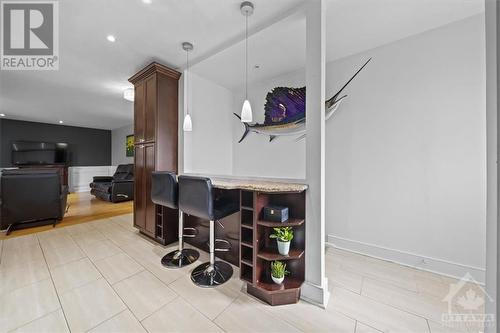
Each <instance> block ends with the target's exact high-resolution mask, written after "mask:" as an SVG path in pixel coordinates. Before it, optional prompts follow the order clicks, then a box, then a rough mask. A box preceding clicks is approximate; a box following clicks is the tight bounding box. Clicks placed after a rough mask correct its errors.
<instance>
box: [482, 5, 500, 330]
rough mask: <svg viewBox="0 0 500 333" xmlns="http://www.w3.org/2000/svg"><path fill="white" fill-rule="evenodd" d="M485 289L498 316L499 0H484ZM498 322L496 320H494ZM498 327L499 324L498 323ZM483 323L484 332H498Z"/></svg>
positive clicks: (492, 311)
mask: <svg viewBox="0 0 500 333" xmlns="http://www.w3.org/2000/svg"><path fill="white" fill-rule="evenodd" d="M485 5H486V12H485V15H486V156H487V158H486V170H487V171H486V184H487V189H486V198H487V199H486V292H487V293H488V295H489V296H490V297H492V298H493V299H494V302H488V301H486V310H485V313H486V314H494V315H495V316H496V318H497V320H498V318H499V316H498V310H499V309H498V306H497V302H496V300H497V299H498V292H499V291H500V289H499V288H498V282H499V281H498V260H499V257H498V252H499V249H498V215H499V214H498V208H499V207H498V188H499V186H498V173H499V171H500V170H499V166H498V163H497V160H498V155H499V152H498V139H499V138H498V120H499V118H498V106H499V105H498V104H499V100H498V79H499V77H498V69H499V67H498V63H499V60H498V55H499V53H498V47H499V46H500V45H498V37H499V36H500V29H499V22H498V19H499V16H500V4H499V2H498V1H497V0H486V1H485ZM497 325H498V324H497ZM497 327H498V326H497ZM497 327H489V326H488V327H486V328H485V332H491V333H493V332H497Z"/></svg>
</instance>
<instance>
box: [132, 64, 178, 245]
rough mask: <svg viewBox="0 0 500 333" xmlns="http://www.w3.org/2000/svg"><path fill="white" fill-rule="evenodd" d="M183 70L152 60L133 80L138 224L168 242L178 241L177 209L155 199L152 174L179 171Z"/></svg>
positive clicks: (146, 232)
mask: <svg viewBox="0 0 500 333" xmlns="http://www.w3.org/2000/svg"><path fill="white" fill-rule="evenodd" d="M180 75H181V74H180V73H179V72H177V71H175V70H172V69H170V68H168V67H166V66H163V65H161V64H158V63H152V64H150V65H149V66H147V67H146V68H144V69H143V70H141V71H139V72H138V73H137V74H135V75H134V76H132V77H131V78H130V79H129V81H130V82H131V83H132V84H134V87H135V101H134V136H135V158H134V162H135V202H134V225H135V226H136V227H137V228H138V229H139V230H140V231H141V232H142V233H144V234H146V235H148V236H150V237H152V238H154V239H156V240H157V241H159V242H161V243H163V244H166V243H170V242H174V241H176V240H177V224H178V219H177V216H178V215H177V212H172V213H163V211H164V209H161V208H160V207H156V205H155V204H154V203H153V202H152V201H151V173H152V172H153V171H173V172H177V142H178V138H177V137H178V81H179V78H180Z"/></svg>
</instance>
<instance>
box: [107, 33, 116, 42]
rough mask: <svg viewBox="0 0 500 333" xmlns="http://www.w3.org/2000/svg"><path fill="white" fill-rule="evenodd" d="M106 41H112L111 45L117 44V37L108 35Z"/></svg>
mask: <svg viewBox="0 0 500 333" xmlns="http://www.w3.org/2000/svg"><path fill="white" fill-rule="evenodd" d="M106 39H107V40H108V41H110V42H111V43H114V42H116V37H115V36H113V35H108V37H106Z"/></svg>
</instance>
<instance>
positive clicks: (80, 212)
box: [0, 192, 134, 239]
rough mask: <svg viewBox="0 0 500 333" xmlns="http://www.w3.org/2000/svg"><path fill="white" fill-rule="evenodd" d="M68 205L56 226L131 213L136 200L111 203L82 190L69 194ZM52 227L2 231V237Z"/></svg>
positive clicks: (30, 232) (31, 232)
mask: <svg viewBox="0 0 500 333" xmlns="http://www.w3.org/2000/svg"><path fill="white" fill-rule="evenodd" d="M68 205H69V208H68V211H67V212H66V214H65V215H64V219H63V220H62V221H61V222H59V223H58V224H57V225H56V228H63V227H67V226H69V225H75V224H80V223H85V222H89V221H95V220H99V219H104V218H110V217H113V216H118V215H123V214H129V213H132V212H133V207H134V202H133V201H127V202H120V203H111V202H106V201H102V200H98V199H96V198H95V197H94V196H92V195H90V193H89V192H81V193H71V194H69V195H68ZM50 229H53V227H52V225H44V226H39V227H34V228H26V229H19V230H15V231H13V232H12V233H11V234H10V235H9V236H5V234H4V233H1V234H0V239H7V238H12V237H18V236H23V235H29V234H33V233H36V232H40V231H45V230H50Z"/></svg>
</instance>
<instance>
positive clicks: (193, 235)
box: [182, 227, 198, 238]
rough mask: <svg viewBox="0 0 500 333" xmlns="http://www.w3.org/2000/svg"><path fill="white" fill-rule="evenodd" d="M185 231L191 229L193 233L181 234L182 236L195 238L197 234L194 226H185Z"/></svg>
mask: <svg viewBox="0 0 500 333" xmlns="http://www.w3.org/2000/svg"><path fill="white" fill-rule="evenodd" d="M186 231H192V232H193V233H191V234H184V233H183V234H182V237H184V238H195V237H196V236H197V235H198V230H196V228H190V227H186V228H184V229H183V232H186Z"/></svg>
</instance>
